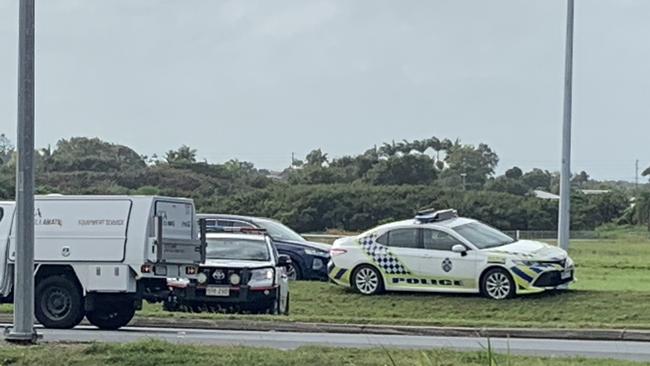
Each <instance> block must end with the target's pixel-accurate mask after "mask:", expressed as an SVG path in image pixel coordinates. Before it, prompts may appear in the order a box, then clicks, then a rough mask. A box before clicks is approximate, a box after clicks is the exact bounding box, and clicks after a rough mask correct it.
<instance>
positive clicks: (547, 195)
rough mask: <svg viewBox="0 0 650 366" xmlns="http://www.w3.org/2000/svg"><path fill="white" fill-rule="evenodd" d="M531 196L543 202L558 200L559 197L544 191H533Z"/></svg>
mask: <svg viewBox="0 0 650 366" xmlns="http://www.w3.org/2000/svg"><path fill="white" fill-rule="evenodd" d="M533 194H534V195H535V197H537V198H539V199H543V200H559V199H560V196H558V195H557V194H553V193H551V192H546V191H540V190H534V191H533Z"/></svg>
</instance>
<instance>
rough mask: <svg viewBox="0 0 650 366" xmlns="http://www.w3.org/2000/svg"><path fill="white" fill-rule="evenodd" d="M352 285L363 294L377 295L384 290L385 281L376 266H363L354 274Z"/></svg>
mask: <svg viewBox="0 0 650 366" xmlns="http://www.w3.org/2000/svg"><path fill="white" fill-rule="evenodd" d="M352 287H353V288H354V289H355V290H356V291H358V292H359V293H361V294H363V295H375V294H378V293H381V292H382V291H383V290H384V283H383V281H382V278H381V274H380V273H379V271H377V270H376V269H375V268H373V267H371V266H361V267H359V268H357V269H356V270H355V271H354V273H353V274H352Z"/></svg>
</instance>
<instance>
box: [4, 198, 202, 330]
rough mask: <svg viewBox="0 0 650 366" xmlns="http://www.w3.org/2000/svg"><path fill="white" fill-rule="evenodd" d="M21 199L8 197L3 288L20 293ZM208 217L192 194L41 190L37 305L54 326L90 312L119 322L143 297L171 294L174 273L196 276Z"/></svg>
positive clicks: (107, 325) (110, 325)
mask: <svg viewBox="0 0 650 366" xmlns="http://www.w3.org/2000/svg"><path fill="white" fill-rule="evenodd" d="M14 216H15V202H0V296H1V297H2V300H3V301H4V302H12V301H13V285H14V262H15V259H16V258H15V256H16V233H15V231H16V230H15V217H14ZM205 243H206V242H205V225H204V224H203V223H199V224H197V221H196V213H195V209H194V202H193V201H192V200H191V199H183V198H169V197H148V196H37V197H36V198H35V202H34V264H35V266H34V276H35V277H34V287H35V291H34V313H35V316H36V319H37V320H38V321H39V322H40V323H41V324H42V325H43V326H45V327H47V328H72V327H74V326H76V325H77V324H79V323H80V322H81V320H82V319H83V318H84V316H85V317H86V318H87V319H88V321H89V322H90V323H91V324H94V325H95V326H97V327H99V328H101V329H117V328H120V327H122V326H125V325H126V324H128V323H129V321H130V320H131V319H132V318H133V315H134V313H135V311H136V310H137V309H140V308H141V307H142V301H143V300H147V301H150V302H158V301H163V300H165V299H167V296H168V295H169V290H168V288H167V277H180V278H194V277H195V275H196V273H197V271H198V265H199V264H200V263H202V262H203V261H204V260H205V246H206V244H205Z"/></svg>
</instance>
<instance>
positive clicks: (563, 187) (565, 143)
mask: <svg viewBox="0 0 650 366" xmlns="http://www.w3.org/2000/svg"><path fill="white" fill-rule="evenodd" d="M573 8H574V5H573V0H567V23H566V56H565V61H564V62H565V64H564V121H563V127H562V173H561V176H560V215H559V219H558V221H559V222H558V243H559V245H560V247H561V248H562V249H565V250H567V249H569V233H570V231H569V230H570V217H571V102H572V100H571V97H572V79H573Z"/></svg>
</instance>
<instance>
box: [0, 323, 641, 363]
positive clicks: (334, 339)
mask: <svg viewBox="0 0 650 366" xmlns="http://www.w3.org/2000/svg"><path fill="white" fill-rule="evenodd" d="M5 326H7V325H5ZM38 332H39V334H41V335H42V336H43V338H42V340H41V342H61V341H65V342H90V341H99V342H114V343H117V342H132V341H136V340H142V339H147V338H156V339H161V340H165V341H168V342H173V343H184V344H209V345H243V346H251V347H270V348H277V349H294V348H297V347H300V346H310V345H311V346H330V347H353V348H365V347H379V346H381V347H386V348H402V349H431V348H449V349H456V350H463V351H467V350H473V351H480V350H484V349H486V347H487V340H486V339H484V338H472V337H430V336H404V335H368V334H332V333H289V332H251V331H223V330H200V329H169V328H137V327H127V328H123V329H122V330H119V331H101V330H98V329H96V328H94V327H90V326H79V327H77V328H75V329H71V330H57V329H43V328H38ZM490 342H491V345H492V348H493V349H495V350H496V351H497V352H502V353H507V352H508V349H509V350H510V352H511V353H512V354H521V355H538V356H556V357H559V356H582V357H594V358H613V359H622V360H634V361H650V343H645V342H625V341H581V340H551V339H505V338H493V339H491V340H490Z"/></svg>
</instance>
